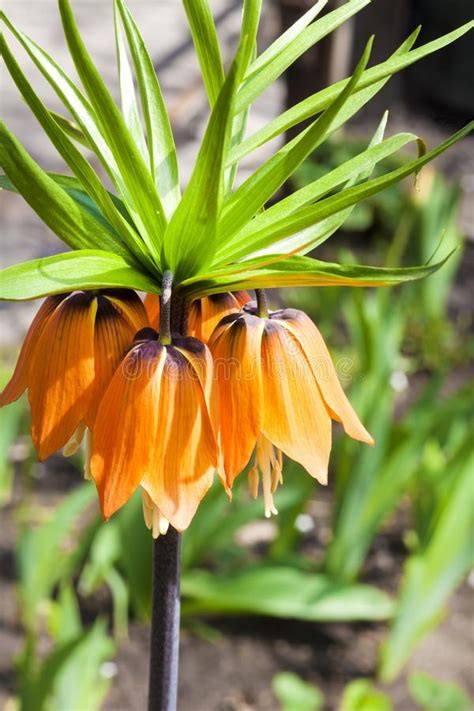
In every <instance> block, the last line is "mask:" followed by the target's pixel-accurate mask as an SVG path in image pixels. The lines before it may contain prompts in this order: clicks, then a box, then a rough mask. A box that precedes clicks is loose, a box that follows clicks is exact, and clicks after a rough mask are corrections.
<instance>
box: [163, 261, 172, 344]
mask: <svg viewBox="0 0 474 711" xmlns="http://www.w3.org/2000/svg"><path fill="white" fill-rule="evenodd" d="M172 285H173V275H172V273H171V272H170V271H168V270H167V271H166V272H164V274H163V281H162V282H161V313H160V342H161V343H162V344H163V345H164V346H166V345H169V344H170V343H171V287H172Z"/></svg>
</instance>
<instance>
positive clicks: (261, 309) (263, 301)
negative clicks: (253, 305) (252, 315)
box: [255, 289, 268, 318]
mask: <svg viewBox="0 0 474 711" xmlns="http://www.w3.org/2000/svg"><path fill="white" fill-rule="evenodd" d="M255 297H256V299H257V314H258V315H259V316H260V318H268V302H267V295H266V294H265V289H255Z"/></svg>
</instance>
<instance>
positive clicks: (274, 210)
mask: <svg viewBox="0 0 474 711" xmlns="http://www.w3.org/2000/svg"><path fill="white" fill-rule="evenodd" d="M416 140H418V137H417V136H416V135H415V134H413V133H399V134H396V135H395V136H392V137H391V138H387V139H386V140H385V141H382V142H381V143H378V144H375V145H372V147H369V148H368V149H367V150H366V151H363V152H362V153H360V154H359V155H358V156H356V157H355V158H351V159H350V160H348V161H346V162H345V163H342V164H341V165H339V166H338V167H337V168H335V169H334V170H332V171H330V172H329V173H326V175H324V176H323V177H321V178H318V179H317V180H314V181H313V182H311V183H308V185H305V187H304V188H301V189H300V190H297V191H295V192H294V193H292V194H291V195H289V196H288V197H286V198H284V199H283V200H280V202H278V203H276V205H273V206H272V207H269V208H268V210H265V211H264V212H262V213H261V214H259V215H257V216H256V217H255V219H254V220H252V222H251V223H250V224H249V225H248V226H247V227H246V228H244V229H243V230H241V232H240V234H239V241H240V242H242V243H244V242H245V241H246V237H247V236H248V234H249V233H255V232H257V233H258V231H259V230H260V229H266V228H267V226H269V225H275V223H278V222H279V221H281V220H284V219H286V218H287V217H290V215H293V214H294V213H295V212H296V211H297V210H299V209H301V208H303V207H306V206H307V205H308V204H311V203H314V202H316V201H317V200H319V199H321V198H323V197H325V196H326V195H327V194H328V193H330V192H332V191H333V190H334V189H335V188H337V187H338V186H339V185H341V184H342V183H344V182H345V181H348V180H351V182H357V176H359V174H362V175H366V174H367V173H370V172H371V171H372V170H373V167H374V166H375V165H376V164H377V163H379V162H380V161H382V160H384V159H385V158H388V157H389V156H391V155H393V154H394V153H396V152H397V151H399V150H400V149H401V148H403V146H406V145H407V144H408V143H410V142H412V141H416ZM349 187H350V186H349ZM339 219H340V217H339V215H338V216H337V220H339ZM318 227H319V226H318ZM310 229H312V228H310ZM319 231H320V229H318V232H319ZM322 231H323V232H324V229H323V230H322ZM314 242H315V239H314V236H313V235H312V234H308V230H305V231H303V232H301V233H299V234H297V235H295V236H294V237H293V236H291V237H289V238H287V239H285V240H282V241H281V242H279V243H277V244H276V245H271V246H270V247H267V249H266V250H265V252H270V253H271V252H273V253H275V252H282V253H285V252H287V253H288V252H292V251H294V250H295V249H297V248H299V247H301V249H302V250H303V249H304V251H305V252H308V251H310V249H312V248H314V246H315V244H314ZM251 256H256V255H251ZM219 257H221V258H223V259H224V258H225V245H224V248H223V251H222V252H221V253H220V254H219V253H218V256H217V258H219Z"/></svg>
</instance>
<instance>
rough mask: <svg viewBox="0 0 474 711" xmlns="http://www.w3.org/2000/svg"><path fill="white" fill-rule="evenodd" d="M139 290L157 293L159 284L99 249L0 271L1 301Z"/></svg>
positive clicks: (119, 258) (25, 263)
mask: <svg viewBox="0 0 474 711" xmlns="http://www.w3.org/2000/svg"><path fill="white" fill-rule="evenodd" d="M108 288H124V289H138V290H141V291H147V292H158V291H159V286H158V283H157V282H156V281H155V280H153V279H152V278H151V277H149V276H146V275H145V274H143V273H142V272H139V271H137V270H136V269H133V268H132V267H131V266H130V265H129V264H127V262H126V261H125V260H124V259H123V258H122V257H119V256H118V255H117V254H113V253H111V252H103V251H100V250H96V249H83V250H78V251H76V252H66V253H64V254H56V255H54V256H53V257H44V258H43V259H33V260H32V261H30V262H23V264H16V265H15V266H13V267H7V268H6V269H3V270H2V271H0V299H7V300H9V301H24V300H26V299H38V298H39V297H41V296H47V295H48V294H62V293H63V292H68V291H74V290H75V289H108Z"/></svg>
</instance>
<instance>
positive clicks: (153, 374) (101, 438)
mask: <svg viewBox="0 0 474 711" xmlns="http://www.w3.org/2000/svg"><path fill="white" fill-rule="evenodd" d="M165 359H166V350H165V348H164V347H163V346H162V345H161V344H160V343H158V341H146V342H144V343H141V344H139V345H138V346H136V347H135V348H132V350H131V351H130V352H129V353H128V354H127V355H126V357H125V358H124V360H123V361H122V364H121V365H120V367H119V368H117V370H116V371H115V374H114V376H113V378H112V380H111V382H110V385H109V386H108V388H107V390H106V392H105V395H104V397H103V398H102V401H101V403H100V406H99V409H98V412H97V418H96V422H95V426H94V435H93V445H92V457H91V462H90V469H91V474H92V477H93V479H94V480H95V483H96V485H97V489H98V492H99V499H100V504H101V509H102V514H103V516H104V518H106V519H108V518H109V517H110V516H111V515H112V514H113V513H115V511H117V509H119V508H120V507H121V506H123V504H124V503H125V502H126V501H127V500H128V499H129V498H130V496H131V495H132V494H133V492H134V490H135V489H136V488H137V486H138V485H139V484H140V481H141V479H142V477H143V476H144V475H145V474H146V472H147V471H153V470H152V469H151V467H152V466H153V456H152V450H153V449H155V448H156V447H157V433H158V430H159V410H160V408H159V403H160V389H161V374H162V371H163V366H164V363H165Z"/></svg>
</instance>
